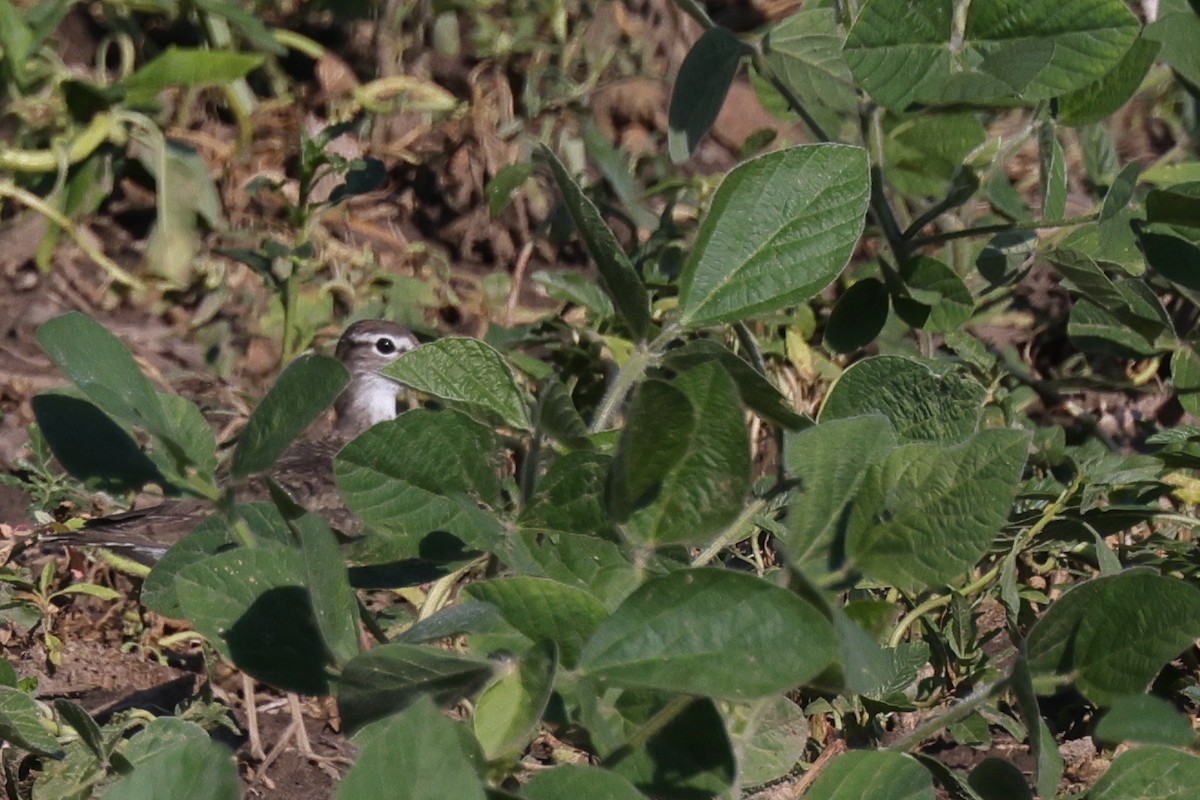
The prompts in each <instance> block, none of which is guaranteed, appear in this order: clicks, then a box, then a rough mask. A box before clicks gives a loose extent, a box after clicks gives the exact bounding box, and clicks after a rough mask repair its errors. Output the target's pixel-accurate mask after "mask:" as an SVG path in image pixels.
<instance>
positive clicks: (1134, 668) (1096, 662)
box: [1026, 569, 1200, 705]
mask: <svg viewBox="0 0 1200 800" xmlns="http://www.w3.org/2000/svg"><path fill="white" fill-rule="evenodd" d="M1116 632H1119V635H1117V633H1116ZM1197 637H1200V590H1197V589H1196V588H1194V587H1192V586H1191V585H1189V584H1187V583H1184V582H1183V581H1180V580H1177V579H1175V578H1169V577H1166V576H1163V575H1158V574H1157V573H1155V572H1153V571H1151V570H1147V569H1136V570H1128V571H1126V572H1122V573H1120V574H1118V575H1112V576H1109V577H1102V578H1094V579H1092V580H1090V581H1087V582H1086V583H1081V584H1077V585H1076V586H1075V587H1073V588H1072V589H1070V590H1069V591H1067V592H1066V593H1065V594H1064V595H1063V596H1062V597H1061V598H1060V599H1059V600H1058V601H1057V602H1055V603H1054V604H1053V605H1051V606H1050V608H1049V609H1047V610H1046V613H1045V614H1044V615H1043V616H1042V618H1041V619H1039V620H1038V621H1037V623H1036V624H1035V625H1034V626H1033V628H1032V629H1031V630H1030V631H1029V636H1028V638H1027V639H1026V649H1027V652H1028V654H1029V665H1030V669H1031V670H1032V671H1033V674H1034V677H1035V679H1036V678H1037V677H1039V676H1047V677H1053V676H1056V675H1059V676H1061V675H1071V676H1073V677H1074V685H1075V687H1076V688H1077V689H1078V690H1079V691H1080V692H1081V693H1082V694H1083V695H1084V696H1086V697H1087V698H1088V699H1089V700H1092V701H1093V702H1095V703H1097V704H1101V705H1107V704H1110V703H1113V702H1115V701H1116V700H1118V699H1119V698H1121V697H1122V696H1124V695H1131V694H1139V693H1141V692H1143V691H1145V689H1146V686H1147V685H1148V684H1149V683H1150V681H1151V680H1153V679H1154V676H1155V675H1156V674H1157V673H1158V671H1159V670H1160V669H1162V666H1163V665H1164V664H1165V663H1167V662H1168V661H1169V660H1171V659H1172V658H1174V657H1175V656H1177V655H1179V653H1181V652H1183V651H1184V650H1185V649H1187V647H1189V646H1190V645H1191V643H1192V641H1193V640H1194V639H1196V638H1197Z"/></svg>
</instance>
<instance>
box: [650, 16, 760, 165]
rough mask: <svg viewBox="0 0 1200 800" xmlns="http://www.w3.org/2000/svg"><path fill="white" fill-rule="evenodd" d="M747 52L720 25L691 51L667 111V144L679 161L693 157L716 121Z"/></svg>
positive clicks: (673, 90)
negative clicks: (668, 124)
mask: <svg viewBox="0 0 1200 800" xmlns="http://www.w3.org/2000/svg"><path fill="white" fill-rule="evenodd" d="M748 52H749V51H748V48H747V47H746V45H744V44H742V42H741V41H740V40H739V39H738V38H737V37H736V36H734V35H733V34H732V33H730V32H729V31H727V30H726V29H724V28H720V27H713V28H709V29H708V30H706V31H705V32H704V33H703V34H701V35H700V38H699V39H697V40H696V43H695V44H694V45H692V49H691V50H689V51H688V54H687V56H686V57H685V58H684V59H683V63H682V64H681V65H680V66H679V74H678V75H677V76H676V78H675V85H674V87H673V88H672V89H671V107H670V110H669V111H668V112H667V118H668V121H669V123H670V129H669V131H668V133H667V147H668V149H669V150H670V153H671V160H672V161H674V162H675V163H676V164H678V163H680V162H682V161H686V160H687V159H689V158H691V156H692V154H693V153H695V152H696V148H697V147H699V145H700V140H701V139H702V138H704V134H706V133H708V129H709V128H711V127H712V124H713V122H715V121H716V119H717V114H718V113H720V111H721V106H722V105H724V103H725V95H726V94H728V93H729V86H730V84H732V83H733V76H734V75H736V74H737V69H738V64H739V63H740V62H741V60H742V57H743V56H745V55H747V53H748Z"/></svg>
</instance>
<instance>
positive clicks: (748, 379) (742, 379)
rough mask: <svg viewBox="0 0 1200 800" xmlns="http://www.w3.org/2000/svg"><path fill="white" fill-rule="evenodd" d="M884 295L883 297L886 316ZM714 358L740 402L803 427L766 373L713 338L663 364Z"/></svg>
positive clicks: (679, 366)
mask: <svg viewBox="0 0 1200 800" xmlns="http://www.w3.org/2000/svg"><path fill="white" fill-rule="evenodd" d="M886 302H887V301H886V298H885V300H884V303H885V308H884V314H885V315H886V313H887V309H886ZM708 361H716V362H718V363H719V364H720V365H721V366H722V367H724V368H725V371H726V372H728V373H729V377H731V378H733V382H734V384H735V385H736V386H737V390H738V394H740V395H741V398H742V402H743V403H745V404H746V406H747V407H749V408H750V409H751V410H752V411H754V412H755V413H757V414H759V415H761V416H763V417H765V418H766V419H769V420H770V421H771V422H774V423H775V424H776V425H779V426H780V427H784V428H802V427H804V426H805V425H806V424H808V420H806V419H805V418H804V417H802V416H801V415H800V414H798V413H796V411H795V409H793V408H792V406H791V403H790V402H789V400H788V399H787V398H786V397H785V396H784V395H783V393H782V392H780V391H779V389H777V388H776V387H775V384H773V383H771V381H770V379H768V378H767V376H766V375H764V374H762V373H761V372H759V371H758V370H757V369H755V368H754V367H753V366H751V365H750V364H749V363H748V362H747V361H746V360H745V359H743V358H742V357H741V356H739V355H737V354H736V353H734V352H733V351H732V350H730V349H729V348H727V347H725V346H724V345H722V344H720V343H719V342H715V341H713V340H712V339H693V340H692V341H690V342H688V343H686V344H684V345H682V346H680V347H676V348H674V349H672V350H670V351H668V352H667V354H666V355H665V356H663V365H664V366H667V367H669V368H671V369H674V370H678V371H683V370H686V369H691V368H692V367H694V366H696V365H697V364H703V363H706V362H708Z"/></svg>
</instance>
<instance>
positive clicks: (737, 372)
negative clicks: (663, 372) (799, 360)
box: [663, 339, 809, 428]
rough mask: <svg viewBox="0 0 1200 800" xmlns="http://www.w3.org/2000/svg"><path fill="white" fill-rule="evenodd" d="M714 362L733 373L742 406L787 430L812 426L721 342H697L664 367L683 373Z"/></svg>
mask: <svg viewBox="0 0 1200 800" xmlns="http://www.w3.org/2000/svg"><path fill="white" fill-rule="evenodd" d="M710 361H715V362H717V363H719V364H720V365H721V366H722V367H723V368H724V369H725V371H726V372H728V373H729V377H731V378H733V382H734V384H735V385H736V387H737V390H738V394H739V395H740V396H741V398H742V402H743V403H744V404H745V405H746V406H748V407H749V408H750V409H751V410H752V411H754V412H755V413H757V414H759V415H760V416H762V417H764V418H766V419H768V420H770V421H771V422H774V423H775V424H776V425H779V426H780V427H783V428H802V427H804V426H805V425H806V424H808V422H809V421H808V420H806V419H805V418H804V417H803V416H801V415H800V414H797V413H796V412H795V411H794V410H793V409H792V406H791V403H790V401H789V400H788V399H787V398H786V397H784V395H783V393H782V392H781V391H779V389H777V388H776V387H775V384H773V383H771V381H770V379H769V378H767V376H766V375H763V374H762V373H761V372H759V371H758V370H757V369H755V368H754V367H753V366H751V365H750V364H749V363H748V362H747V361H746V360H745V359H743V358H742V357H741V356H739V355H737V354H736V353H734V352H733V351H732V350H730V349H729V348H727V347H725V346H724V345H722V344H721V343H719V342H716V341H713V340H712V339H693V340H692V341H690V342H687V343H686V344H684V345H682V346H680V347H676V348H673V349H671V350H669V351H668V352H667V353H666V355H665V356H664V357H663V365H664V366H666V367H669V368H670V369H674V370H677V371H680V372H682V371H685V370H689V369H691V368H692V367H695V366H697V365H699V364H704V363H707V362H710Z"/></svg>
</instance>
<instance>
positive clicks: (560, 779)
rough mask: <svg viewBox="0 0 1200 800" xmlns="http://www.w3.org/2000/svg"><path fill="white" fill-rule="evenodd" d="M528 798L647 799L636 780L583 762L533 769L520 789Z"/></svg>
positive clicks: (539, 799) (530, 799) (535, 799)
mask: <svg viewBox="0 0 1200 800" xmlns="http://www.w3.org/2000/svg"><path fill="white" fill-rule="evenodd" d="M521 794H522V796H524V797H527V798H529V800H561V799H562V798H564V797H581V798H582V797H595V798H601V797H602V798H605V800H645V797H646V796H645V795H644V794H642V793H641V792H639V791H638V790H637V789H635V788H634V786H633V784H632V783H630V782H629V781H627V780H626V779H625V778H622V777H621V776H620V775H617V774H616V773H615V772H613V771H612V770H608V769H600V768H598V767H587V766H584V765H583V764H560V765H558V766H556V767H554V768H553V769H543V770H539V771H538V772H536V773H534V775H533V777H532V778H530V779H529V783H527V784H525V786H524V787H523V788H522V790H521Z"/></svg>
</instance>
